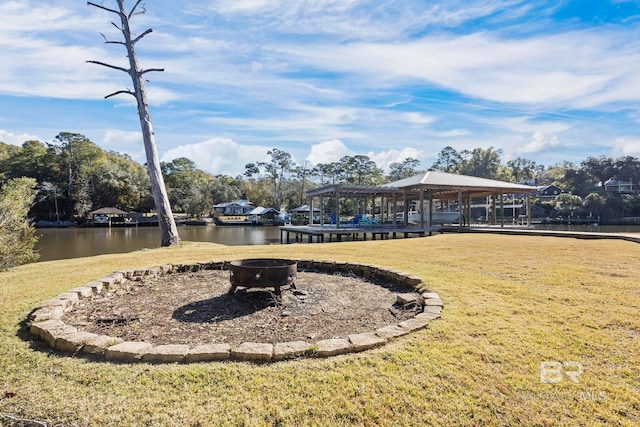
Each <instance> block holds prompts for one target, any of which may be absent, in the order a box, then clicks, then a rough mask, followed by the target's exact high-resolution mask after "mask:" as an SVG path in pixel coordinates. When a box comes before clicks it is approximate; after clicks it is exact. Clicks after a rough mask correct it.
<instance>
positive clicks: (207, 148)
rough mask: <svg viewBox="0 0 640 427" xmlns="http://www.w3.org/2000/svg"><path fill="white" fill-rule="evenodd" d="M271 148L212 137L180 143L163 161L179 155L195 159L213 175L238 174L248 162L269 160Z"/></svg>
mask: <svg viewBox="0 0 640 427" xmlns="http://www.w3.org/2000/svg"><path fill="white" fill-rule="evenodd" d="M269 150H270V148H267V147H263V146H259V145H240V144H238V143H236V142H235V141H233V140H231V139H228V138H212V139H209V140H207V141H203V142H199V143H196V144H186V145H180V146H178V147H175V148H171V149H170V150H168V151H166V152H165V153H164V154H163V155H162V157H161V159H160V160H161V161H163V162H170V161H172V160H174V159H177V158H179V157H186V158H188V159H191V160H193V161H194V162H195V163H196V165H197V167H198V168H199V169H202V170H204V171H206V172H209V173H211V174H213V175H219V174H223V175H229V176H238V175H242V174H243V173H244V166H245V165H246V164H247V163H252V162H262V161H267V160H269V156H268V155H267V151H269Z"/></svg>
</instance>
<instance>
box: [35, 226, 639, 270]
mask: <svg viewBox="0 0 640 427" xmlns="http://www.w3.org/2000/svg"><path fill="white" fill-rule="evenodd" d="M536 228H538V229H542V230H567V231H591V232H601V233H640V227H639V226H624V227H621V226H589V225H539V226H537V227H536ZM178 233H179V234H180V237H181V238H182V240H185V241H192V242H212V243H220V244H223V245H228V246H238V245H269V244H274V243H278V244H279V243H280V230H279V229H278V227H247V226H229V227H224V226H215V227H212V226H209V227H207V226H201V227H199V226H181V227H178ZM36 234H38V235H40V240H39V242H38V244H37V245H36V249H38V250H39V252H40V261H51V260H56V259H67V258H79V257H86V256H93V255H102V254H113V253H125V252H132V251H136V250H139V249H143V248H158V247H160V230H159V229H158V228H157V227H130V228H120V227H114V228H39V229H37V230H36Z"/></svg>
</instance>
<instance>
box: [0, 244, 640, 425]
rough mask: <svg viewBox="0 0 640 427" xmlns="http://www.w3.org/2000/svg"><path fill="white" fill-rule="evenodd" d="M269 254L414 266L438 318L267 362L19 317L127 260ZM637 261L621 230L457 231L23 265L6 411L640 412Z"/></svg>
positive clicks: (267, 418)
mask: <svg viewBox="0 0 640 427" xmlns="http://www.w3.org/2000/svg"><path fill="white" fill-rule="evenodd" d="M258 256H268V257H292V258H318V259H334V260H347V261H354V262H363V263H370V264H377V265H380V266H385V267H390V268H394V269H398V270H404V271H407V272H410V273H412V274H416V275H419V276H420V277H422V278H423V280H424V281H425V283H427V285H428V288H429V289H430V290H433V291H436V292H438V293H439V294H440V296H441V297H442V298H443V300H444V302H445V310H444V312H443V318H442V319H440V320H438V321H436V322H434V323H432V325H431V326H430V327H429V328H428V329H427V330H423V331H420V332H416V333H413V334H411V335H409V336H407V337H404V338H401V339H398V340H395V341H393V342H392V343H390V344H388V345H387V346H385V347H382V348H380V349H377V350H374V351H369V352H365V353H359V354H355V355H346V356H340V357H336V358H331V359H304V360H298V361H290V362H282V363H274V364H267V365H255V364H247V363H237V362H224V363H205V364H193V365H147V364H135V365H117V364H109V363H105V362H93V361H90V360H87V359H83V358H72V357H67V356H64V355H61V354H57V353H51V352H49V351H47V350H45V349H43V348H41V346H40V344H39V343H38V342H31V341H29V340H25V337H26V336H25V334H24V331H23V330H22V329H21V322H23V320H24V319H25V318H26V317H27V315H28V313H29V311H30V310H31V309H32V308H33V307H34V306H36V305H37V303H38V302H39V301H41V300H43V299H46V298H48V297H51V296H54V295H56V294H57V293H60V292H63V291H66V290H68V289H70V288H72V287H75V286H79V285H82V284H84V283H87V282H89V281H91V280H93V279H96V278H98V277H101V276H102V275H105V274H108V273H110V272H112V271H114V270H117V269H123V268H133V267H140V266H151V265H157V264H162V263H170V262H174V263H178V262H182V263H187V262H195V261H204V260H211V259H236V258H246V257H258ZM638 259H640V245H637V244H633V243H627V242H621V241H604V240H601V241H592V240H574V239H567V238H562V239H561V238H551V237H533V236H526V237H515V236H497V235H456V234H451V235H440V236H434V237H429V238H422V239H406V240H392V241H383V242H380V241H376V242H344V243H335V244H312V245H309V244H305V245H286V246H277V245H276V246H250V247H225V246H219V245H211V244H203V243H193V244H186V245H182V246H181V247H179V248H170V249H158V250H151V251H140V252H135V253H132V254H126V255H108V256H99V257H92V258H84V259H75V260H66V261H57V262H47V263H40V264H32V265H27V266H23V267H20V268H17V269H15V270H12V271H9V272H5V273H1V274H0V372H2V376H1V377H0V415H1V414H12V415H14V416H19V417H22V418H31V419H37V420H40V421H44V422H47V423H50V424H56V423H58V424H59V425H69V426H72V425H79V426H90V425H96V426H105V425H112V426H116V425H117V426H124V425H127V426H136V425H140V426H142V425H203V426H208V425H322V426H324V425H383V426H384V425H430V424H431V425H470V426H471V425H604V424H611V425H637V424H639V423H640V389H639V385H640V318H639V316H638V314H639V313H640V310H639V309H640V287H639V286H638V277H640V263H638ZM34 346H35V347H37V348H32V347H34ZM542 361H576V362H580V363H581V364H582V365H583V366H584V373H583V374H582V376H581V377H580V383H579V384H574V383H572V382H571V381H569V380H568V379H567V377H564V380H563V381H562V382H561V383H560V384H542V383H541V381H540V373H539V372H540V371H539V366H540V362H542ZM6 421H7V419H6V418H5V419H3V418H2V417H0V425H2V423H3V422H6Z"/></svg>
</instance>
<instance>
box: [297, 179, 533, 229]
mask: <svg viewBox="0 0 640 427" xmlns="http://www.w3.org/2000/svg"><path fill="white" fill-rule="evenodd" d="M534 191H536V187H533V186H529V185H521V184H514V183H510V182H503V181H497V180H493V179H486V178H478V177H473V176H466V175H458V174H452V173H447V172H440V171H435V170H430V171H427V172H423V173H420V174H418V175H414V176H412V177H409V178H405V179H401V180H399V181H395V182H391V183H388V184H384V185H379V186H353V185H330V186H326V187H322V188H317V189H314V190H310V191H308V192H307V197H308V199H309V206H310V207H311V208H313V206H314V201H315V199H316V198H318V199H319V202H320V210H321V211H323V210H324V199H325V198H333V199H334V204H335V205H334V207H333V209H332V210H334V211H335V212H336V214H337V213H338V211H339V201H340V199H341V198H355V199H358V200H363V201H364V203H363V204H364V206H366V205H367V202H368V200H371V201H372V203H373V201H374V200H375V203H377V199H379V200H380V203H379V205H380V217H381V220H382V221H381V222H387V223H389V222H391V223H393V224H396V223H398V220H399V218H398V215H396V212H397V206H398V204H399V203H400V202H402V206H403V210H402V212H403V217H402V218H401V222H402V223H404V225H408V223H409V207H410V204H411V203H412V202H413V204H414V205H416V204H417V206H418V211H417V212H416V213H417V214H418V221H417V222H418V223H419V224H420V227H421V228H425V227H427V228H429V227H431V226H432V223H433V222H434V220H435V217H436V215H435V213H434V202H435V201H440V202H441V203H442V202H443V201H447V202H450V201H454V202H457V205H458V211H457V212H458V221H457V222H458V224H459V225H460V226H461V227H462V226H464V225H465V222H466V221H465V219H468V218H469V217H470V211H471V199H472V198H474V197H481V196H485V197H491V215H490V217H491V220H490V223H491V224H492V225H495V224H496V221H497V219H498V216H497V210H498V206H500V224H501V225H504V200H505V197H504V196H505V195H507V194H524V195H525V196H526V199H527V202H526V208H527V213H526V222H527V225H530V221H531V193H532V192H534ZM389 204H391V205H392V206H393V209H390V208H389ZM358 213H359V212H354V214H358ZM390 216H391V217H390ZM336 226H337V227H340V221H336Z"/></svg>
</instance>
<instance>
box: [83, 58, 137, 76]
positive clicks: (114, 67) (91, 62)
mask: <svg viewBox="0 0 640 427" xmlns="http://www.w3.org/2000/svg"><path fill="white" fill-rule="evenodd" d="M87 62H88V63H90V64H98V65H102V66H103V67H107V68H113V69H114V70H119V71H124V72H125V73H127V74H131V70H127V69H126V68H122V67H118V66H116V65H111V64H106V63H104V62H100V61H87Z"/></svg>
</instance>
